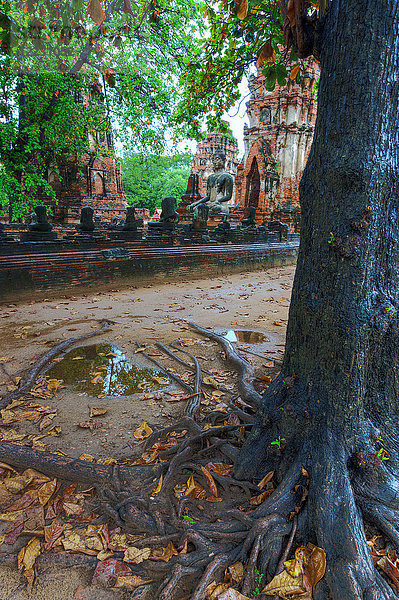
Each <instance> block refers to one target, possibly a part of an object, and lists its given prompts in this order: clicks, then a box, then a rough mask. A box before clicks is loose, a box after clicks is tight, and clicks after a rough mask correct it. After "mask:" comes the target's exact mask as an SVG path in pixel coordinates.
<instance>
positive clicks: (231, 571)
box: [224, 561, 244, 585]
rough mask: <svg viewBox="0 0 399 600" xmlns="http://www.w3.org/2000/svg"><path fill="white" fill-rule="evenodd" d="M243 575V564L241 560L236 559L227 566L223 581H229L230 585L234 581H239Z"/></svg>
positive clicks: (234, 582) (233, 583)
mask: <svg viewBox="0 0 399 600" xmlns="http://www.w3.org/2000/svg"><path fill="white" fill-rule="evenodd" d="M243 577H244V565H243V564H242V562H240V561H237V562H235V563H233V564H232V565H230V566H229V567H227V569H226V571H225V574H224V579H225V581H228V582H230V584H231V585H235V584H236V583H240V581H241V579H242V578H243Z"/></svg>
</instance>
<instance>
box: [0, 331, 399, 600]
mask: <svg viewBox="0 0 399 600" xmlns="http://www.w3.org/2000/svg"><path fill="white" fill-rule="evenodd" d="M190 325H191V326H192V327H193V328H194V329H195V330H196V331H198V332H200V333H201V334H203V335H207V336H208V337H209V338H211V339H213V340H215V341H217V342H218V343H219V344H221V345H222V347H223V349H224V351H225V353H226V357H227V360H228V361H229V363H230V364H232V365H233V366H234V368H235V369H237V370H238V371H239V375H240V389H241V392H242V391H244V392H245V400H246V402H249V403H251V404H254V403H255V402H256V401H257V393H256V392H255V391H254V390H253V388H252V387H251V386H252V380H251V377H253V371H252V367H251V365H249V363H247V361H245V360H244V359H242V358H241V357H238V356H237V353H236V351H235V350H234V348H233V347H232V346H231V344H230V343H229V342H226V340H223V339H222V338H221V336H219V335H217V334H214V333H213V332H209V331H208V330H206V329H203V328H201V327H199V326H197V325H194V324H190ZM91 335H93V334H91ZM77 339H83V338H82V337H81V338H77ZM68 342H70V341H69V340H68ZM173 348H174V351H175V352H178V351H179V352H180V351H182V349H181V348H179V347H178V346H177V344H176V343H175V344H174V345H173ZM162 349H164V350H167V352H166V353H167V354H169V355H170V356H171V357H172V358H176V355H175V352H172V351H170V350H169V349H168V348H167V347H165V348H162ZM183 352H184V353H185V354H186V355H188V357H189V358H190V360H191V363H188V362H186V361H182V359H179V360H180V362H183V363H184V364H185V366H187V365H189V366H191V370H193V371H194V373H195V383H194V388H191V389H192V390H193V394H195V396H193V398H192V401H190V402H189V404H188V405H187V407H186V415H185V416H184V417H183V418H182V419H181V421H180V422H178V423H175V424H173V426H169V427H165V428H163V429H156V430H154V431H153V432H152V433H151V434H150V435H149V436H148V437H147V439H146V440H144V441H143V451H144V453H143V457H144V456H146V455H147V456H148V454H149V453H152V454H151V456H152V457H153V458H152V460H151V461H149V462H147V464H146V461H145V459H144V458H143V459H139V460H137V461H136V462H137V464H136V465H134V466H126V465H101V464H97V463H93V462H86V461H83V460H77V459H71V458H68V457H65V456H60V455H56V454H49V453H47V452H42V451H37V450H34V449H31V448H26V447H22V446H17V445H11V444H0V460H1V461H3V462H4V463H8V464H9V465H11V466H13V467H16V468H18V469H26V468H34V469H36V470H38V471H40V472H43V473H44V474H46V475H48V476H50V477H56V478H59V479H61V480H65V481H75V482H80V483H84V484H85V485H90V486H94V487H95V490H96V493H95V496H94V499H93V500H92V501H91V502H93V503H94V504H93V510H94V512H95V514H96V515H97V518H96V521H95V522H96V523H109V528H110V529H111V528H115V527H118V528H119V530H118V531H121V532H124V533H128V534H131V535H134V536H141V537H137V538H136V539H135V542H134V547H135V548H136V549H137V551H140V550H141V551H143V552H144V551H146V552H147V554H146V558H145V560H142V561H139V562H138V563H137V564H136V563H135V562H134V561H133V564H132V563H129V566H130V568H131V574H133V575H135V576H137V577H141V578H142V581H143V582H144V583H143V584H142V585H139V586H138V587H137V588H136V590H135V592H134V594H133V596H132V597H133V598H136V599H137V600H147V599H148V600H149V599H150V598H151V600H166V599H167V600H180V599H183V598H190V600H203V599H204V598H206V597H207V596H209V594H210V593H211V589H212V586H213V585H214V583H216V584H219V583H223V582H224V583H225V585H226V586H227V587H231V588H233V589H234V590H237V591H240V593H241V594H243V595H244V596H247V597H252V596H253V593H254V592H255V590H256V589H257V588H259V574H261V575H262V577H263V580H262V585H261V587H263V586H264V585H266V584H267V583H269V582H270V581H271V580H273V578H274V577H275V576H276V575H278V574H279V573H282V572H283V571H284V570H285V569H286V567H285V564H284V563H286V561H287V560H288V559H290V558H291V557H292V556H293V553H294V552H295V550H296V549H297V548H298V546H300V545H305V544H307V543H311V544H310V547H311V548H314V547H316V548H318V549H319V550H320V549H322V550H320V552H322V551H324V552H325V553H326V555H327V566H326V571H325V576H323V575H324V570H323V573H322V575H321V577H320V578H319V579H320V581H319V580H318V579H316V580H315V581H316V582H318V583H317V585H316V587H315V589H314V590H313V592H312V590H311V589H310V591H309V589H308V591H309V593H310V594H312V593H313V598H314V599H315V600H330V599H332V600H338V599H341V598H342V599H345V600H372V599H373V600H388V599H393V598H396V597H397V593H396V591H395V590H394V587H393V586H394V584H393V583H392V581H393V580H392V578H391V579H390V580H389V579H388V578H387V577H386V572H385V573H383V571H382V570H381V569H380V568H379V567H378V566H375V565H374V563H373V556H372V554H371V552H370V547H369V545H368V544H367V540H366V535H365V529H364V522H363V519H366V520H367V521H369V522H372V523H373V524H374V525H376V526H377V528H378V530H379V531H380V532H381V533H383V534H384V536H385V538H386V539H387V540H388V541H389V543H391V544H392V545H393V546H394V547H398V546H399V487H398V483H397V479H396V478H395V476H394V475H393V473H391V472H390V471H389V470H388V469H387V467H385V466H384V465H382V464H378V463H375V464H374V465H373V469H372V470H371V474H372V477H371V479H370V469H369V470H367V469H366V470H364V469H363V470H362V469H361V468H360V467H359V466H356V467H353V468H352V467H350V466H348V465H350V456H348V455H347V454H346V453H345V452H344V451H343V450H342V449H341V450H340V451H339V452H338V453H337V452H336V451H335V450H334V448H335V446H334V445H332V444H331V442H330V440H331V439H333V436H334V435H335V434H334V432H325V439H324V438H323V436H321V435H319V436H318V437H317V444H315V443H314V442H313V441H312V438H311V436H310V435H309V434H307V435H304V436H302V437H301V439H300V440H299V441H298V440H297V439H296V438H295V435H293V436H292V439H288V436H287V439H284V444H283V443H282V440H281V438H280V439H279V443H278V444H274V445H273V444H272V441H273V436H274V435H275V429H274V425H273V423H266V424H265V425H263V426H260V425H256V426H253V424H252V423H251V422H248V420H251V417H252V414H251V412H252V411H251V408H250V407H249V406H248V405H243V406H244V407H242V408H241V409H240V410H239V411H237V410H236V409H237V407H236V406H235V405H234V403H233V402H232V403H231V412H230V414H229V415H226V414H225V413H219V414H217V413H215V414H213V413H212V412H211V413H208V414H205V413H204V414H202V413H201V412H200V410H199V409H200V405H199V399H200V397H201V385H202V380H201V369H200V366H199V363H198V360H197V359H196V358H195V357H194V356H193V355H192V354H190V353H188V352H186V351H183ZM149 358H151V357H149ZM158 366H161V365H160V363H158ZM162 368H163V369H164V370H165V368H164V367H162ZM282 402H284V398H283V399H282ZM245 406H246V408H248V410H246V408H245ZM231 415H234V421H235V422H234V423H231V422H229V421H228V418H229V417H231ZM248 433H249V435H248ZM309 440H310V441H309ZM243 442H244V446H243ZM257 448H259V449H260V450H259V452H260V455H261V457H263V458H262V461H261V462H259V460H258V461H256V460H255V465H256V469H257V472H256V475H253V471H252V470H251V469H249V468H248V469H247V473H248V476H247V477H246V476H245V472H244V473H243V465H244V466H245V465H248V464H249V463H248V457H250V456H251V452H252V453H254V452H257ZM356 450H359V449H356ZM237 455H239V456H240V459H239V460H238V461H237V464H236V466H235V470H233V469H234V464H233V462H234V460H233V458H234V459H235V458H236V457H237ZM232 457H233V458H232ZM242 457H243V458H242ZM259 465H261V466H259ZM271 467H273V472H269V473H268V470H270V468H271ZM312 544H313V546H312ZM309 552H310V550H309ZM45 556H46V554H45ZM47 556H49V558H44V559H40V560H44V561H46V560H47V561H49V564H51V560H54V564H56V562H57V561H59V560H62V559H61V558H60V556H65V557H66V558H65V561H69V562H71V564H75V562H74V561H75V560H77V561H78V562H79V560H82V561H83V563H84V562H85V561H86V559H85V558H83V559H79V560H78V559H77V558H76V557H73V558H71V555H68V554H64V553H63V554H61V553H58V554H54V553H53V554H49V555H47ZM51 556H53V557H54V558H53V559H52V558H50V557H51ZM160 556H161V557H163V558H159V557H160ZM113 557H114V558H115V559H117V560H120V561H121V560H122V559H123V555H122V552H121V551H120V550H119V551H118V550H114V553H113ZM3 558H4V560H5V562H6V563H10V562H13V561H14V558H15V557H13V556H10V555H7V556H6V555H4V557H3ZM86 562H87V564H92V562H93V557H88V558H87V561H86ZM39 564H40V563H39ZM238 564H241V568H242V569H243V571H242V573H241V575H240V576H239V577H238V578H237V579H234V577H233V576H231V574H230V575H229V570H228V569H229V568H231V567H232V565H238ZM320 570H321V567H320ZM229 577H230V579H229ZM398 585H399V582H398ZM281 594H282V595H283V594H284V591H281ZM293 597H294V598H295V596H293ZM310 597H311V596H309V598H310Z"/></svg>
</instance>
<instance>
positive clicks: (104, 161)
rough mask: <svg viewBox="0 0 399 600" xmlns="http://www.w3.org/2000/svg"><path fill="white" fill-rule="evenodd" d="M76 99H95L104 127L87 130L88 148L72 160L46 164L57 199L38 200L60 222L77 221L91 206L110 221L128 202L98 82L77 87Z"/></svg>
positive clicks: (79, 101) (81, 101)
mask: <svg viewBox="0 0 399 600" xmlns="http://www.w3.org/2000/svg"><path fill="white" fill-rule="evenodd" d="M93 88H94V91H95V92H96V94H95V95H94V92H93ZM75 101H76V102H78V103H79V104H83V105H85V104H89V103H92V102H95V103H96V105H97V107H98V110H99V111H100V112H101V113H103V114H104V121H105V122H106V127H105V130H104V131H103V132H98V131H89V132H88V136H87V150H86V151H85V152H83V153H82V154H81V155H80V156H76V158H75V160H70V159H67V160H65V161H64V162H63V163H61V162H60V161H58V164H57V167H55V166H54V165H50V166H49V168H48V169H47V181H48V182H49V184H50V185H51V187H52V188H53V189H54V191H55V193H56V196H57V200H58V202H57V204H54V202H53V201H51V200H49V198H48V197H47V196H45V197H42V198H40V200H42V201H43V202H44V203H45V204H47V205H48V206H50V207H51V209H52V211H53V215H54V220H55V221H58V222H59V223H62V224H70V223H77V222H79V220H80V210H81V208H82V207H83V206H91V207H92V208H93V209H94V213H95V215H96V216H100V217H101V219H102V220H103V221H110V220H111V218H112V217H119V218H124V217H125V211H126V206H127V201H126V196H125V192H124V190H123V184H122V174H121V165H120V163H119V161H117V160H116V158H115V154H114V143H113V137H112V129H111V125H110V123H109V121H108V118H107V117H106V107H105V104H104V101H103V96H102V93H101V87H100V84H99V83H98V84H97V83H95V82H94V83H92V84H91V86H90V91H89V92H88V93H86V94H84V93H82V92H81V91H80V90H79V88H77V90H76V92H75Z"/></svg>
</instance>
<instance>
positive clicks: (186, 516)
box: [183, 515, 195, 523]
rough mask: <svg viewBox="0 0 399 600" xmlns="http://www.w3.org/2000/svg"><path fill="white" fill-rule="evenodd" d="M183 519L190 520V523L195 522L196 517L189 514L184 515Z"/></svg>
mask: <svg viewBox="0 0 399 600" xmlns="http://www.w3.org/2000/svg"><path fill="white" fill-rule="evenodd" d="M183 519H185V520H186V521H188V522H189V523H195V521H194V519H192V518H191V517H189V516H188V515H183Z"/></svg>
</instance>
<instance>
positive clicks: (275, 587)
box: [262, 570, 306, 598]
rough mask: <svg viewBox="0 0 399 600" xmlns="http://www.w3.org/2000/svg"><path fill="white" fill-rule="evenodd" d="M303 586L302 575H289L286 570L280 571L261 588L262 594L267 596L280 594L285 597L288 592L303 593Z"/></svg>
mask: <svg viewBox="0 0 399 600" xmlns="http://www.w3.org/2000/svg"><path fill="white" fill-rule="evenodd" d="M305 591H306V590H305V588H304V586H303V576H302V575H298V576H296V577H291V575H290V574H289V573H288V572H287V571H285V570H284V571H282V573H279V574H278V575H276V576H275V577H273V579H272V580H271V582H270V583H268V584H267V586H265V587H264V588H263V590H262V594H266V595H267V596H276V595H277V596H280V597H281V598H287V596H288V595H290V594H303V593H304V592H305Z"/></svg>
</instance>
